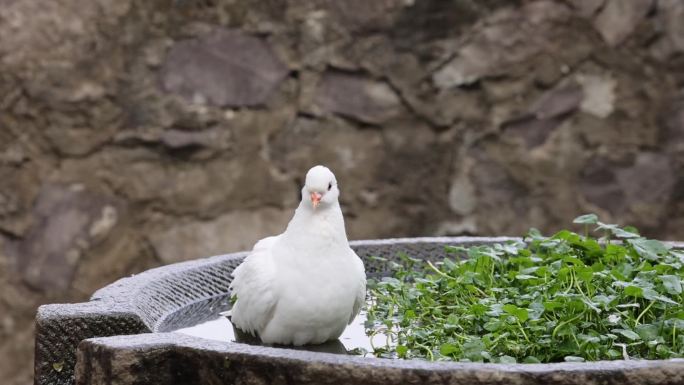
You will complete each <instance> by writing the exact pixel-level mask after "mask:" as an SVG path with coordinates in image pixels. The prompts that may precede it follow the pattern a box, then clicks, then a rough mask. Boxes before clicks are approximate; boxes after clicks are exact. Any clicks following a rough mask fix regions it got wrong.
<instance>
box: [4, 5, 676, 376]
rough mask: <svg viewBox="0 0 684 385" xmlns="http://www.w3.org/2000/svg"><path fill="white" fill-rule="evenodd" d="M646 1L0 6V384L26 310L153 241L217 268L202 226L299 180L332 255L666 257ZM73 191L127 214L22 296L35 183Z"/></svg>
mask: <svg viewBox="0 0 684 385" xmlns="http://www.w3.org/2000/svg"><path fill="white" fill-rule="evenodd" d="M646 3H647V2H646V1H641V0H639V1H636V0H635V1H628V0H625V1H622V0H612V1H607V0H567V1H544V0H535V1H508V0H486V1H442V0H418V1H405V0H382V1H365V2H364V1H362V0H358V1H356V0H354V1H352V2H345V3H341V2H339V1H332V0H330V1H328V0H325V1H323V0H304V1H281V0H275V1H257V0H237V1H227V0H217V1H174V2H173V5H172V6H169V4H166V3H164V4H162V3H160V2H133V1H130V0H120V1H116V2H111V1H110V2H107V1H101V0H97V1H91V2H87V3H86V2H83V1H81V0H57V1H52V2H45V1H40V0H23V1H11V0H10V1H4V2H3V3H2V7H0V181H1V182H0V238H3V239H4V241H3V243H4V244H5V245H4V246H3V247H2V248H3V250H1V251H0V314H2V315H3V316H0V357H4V359H3V360H0V383H3V384H10V385H20V384H22V385H23V384H26V383H29V382H30V381H31V379H30V373H29V372H28V369H27V366H28V363H29V362H30V360H31V358H30V357H31V354H32V351H33V347H32V346H33V344H32V342H31V341H32V338H33V337H32V336H33V329H32V326H31V325H32V322H30V320H31V319H32V318H33V316H34V314H35V307H36V306H38V305H39V304H42V303H45V302H71V301H78V300H83V299H84V298H86V297H87V296H88V295H90V294H91V292H92V291H93V290H94V289H95V288H98V287H101V286H102V285H103V284H104V283H106V282H109V281H112V280H114V279H116V278H118V277H120V276H126V275H130V274H134V273H137V272H139V271H141V270H145V269H148V268H151V267H153V266H156V265H159V264H161V263H164V261H162V258H163V255H162V254H160V253H158V251H157V249H156V248H155V247H154V245H153V244H152V242H150V238H151V236H152V235H160V234H164V233H165V232H167V231H171V229H176V230H177V231H178V233H179V234H181V235H183V234H186V233H187V234H192V237H191V236H190V235H188V238H187V239H188V240H187V244H186V245H183V246H184V247H183V250H186V251H185V252H184V254H185V255H184V256H183V258H186V257H187V255H189V254H190V253H196V252H199V250H202V247H203V245H209V244H214V243H212V242H216V243H215V245H216V248H217V249H218V248H223V247H237V245H238V244H237V243H226V244H222V243H221V242H218V241H216V240H214V241H210V240H209V238H210V236H211V237H214V236H215V237H219V236H220V229H219V230H215V229H214V228H213V227H210V226H212V225H213V226H215V227H221V226H228V227H230V226H233V225H234V224H232V223H230V224H228V222H227V221H222V218H227V217H230V216H231V215H236V216H237V218H238V219H240V218H243V217H244V215H245V214H244V213H246V212H249V211H251V210H255V211H256V212H261V211H262V210H273V211H274V212H282V213H287V212H289V213H291V211H292V210H293V209H294V207H295V206H296V204H297V202H298V200H299V189H300V184H301V182H302V180H301V179H302V175H303V173H304V172H306V170H307V169H308V168H309V167H311V166H312V165H313V164H315V163H323V164H327V165H329V166H330V167H331V168H333V170H334V171H335V173H336V175H337V177H338V179H339V180H340V183H341V186H342V195H341V199H342V206H343V209H344V212H345V219H346V224H347V230H348V234H349V236H350V238H352V239H354V238H377V237H399V236H410V235H431V234H459V233H478V234H522V233H524V232H525V231H527V230H528V228H529V227H530V226H535V227H538V228H540V229H541V230H542V231H543V232H546V233H549V232H552V231H555V230H558V229H559V228H562V227H567V225H568V221H569V219H571V218H572V217H573V216H575V215H577V214H580V213H584V212H588V211H596V212H599V213H600V214H602V219H604V220H605V221H610V222H614V223H629V224H633V225H635V226H637V227H639V228H641V229H642V231H644V233H645V234H647V235H649V236H655V237H660V238H669V239H682V238H684V226H682V225H681V224H682V220H681V218H683V217H684V206H683V205H682V203H681V202H682V199H681V195H682V191H684V190H683V189H682V187H681V186H682V185H683V184H682V181H681V177H679V175H682V174H683V173H684V172H683V167H684V137H683V136H682V132H684V128H682V127H684V126H682V124H680V120H681V119H680V117H681V114H680V113H679V111H681V110H682V109H681V106H680V105H681V100H682V95H681V85H682V84H684V70H683V69H684V66H683V65H682V63H683V62H682V55H681V52H684V50H683V48H682V46H683V45H682V38H681V37H682V31H681V29H682V25H684V24H683V23H681V22H680V20H681V15H682V12H684V11H683V5H682V2H681V1H678V0H659V1H654V2H653V3H652V5H651V6H650V7H646V6H645V5H644V4H646ZM644 12H646V13H644ZM609 16H610V17H609ZM607 24H610V25H607ZM594 25H601V28H602V29H603V28H607V29H605V30H604V32H605V33H604V32H597V29H596V28H595V27H594ZM606 31H607V32H606ZM606 36H608V37H609V38H613V39H617V40H614V41H618V40H620V39H622V40H621V42H619V43H616V44H615V45H613V46H610V47H607V46H608V45H607V43H606V41H605V40H604V38H605V37H606ZM623 36H624V37H623ZM242 48H244V49H242ZM185 59H187V60H185ZM171 70H173V71H171ZM331 74H333V75H341V76H342V77H343V79H342V80H343V81H339V79H338V81H334V82H332V85H330V84H329V85H328V86H327V88H326V89H325V90H324V89H323V88H321V87H322V86H323V85H325V83H324V81H325V80H326V79H328V80H330V77H329V76H330V75H331ZM174 76H176V78H175V79H176V80H173V79H174V78H173V77H174ZM347 76H349V77H351V78H352V79H350V80H349V81H346V79H347V78H346V77H347ZM174 81H178V82H176V83H174ZM165 84H166V85H167V86H168V85H169V84H170V85H172V86H173V87H176V88H173V87H171V88H173V89H172V90H170V91H165V90H168V88H165ZM575 84H577V85H579V88H580V91H581V95H582V97H581V100H580V102H579V106H578V105H577V98H578V89H577V88H573V87H575V86H574V85H575ZM369 90H370V91H369ZM323 91H325V92H323ZM179 95H180V96H179ZM195 96H197V98H195ZM640 154H647V155H646V157H645V158H644V157H643V156H641V155H640ZM654 154H658V155H659V156H662V157H663V158H660V157H658V156H655V155H654ZM640 156H641V157H640ZM663 159H666V160H667V161H664V160H663ZM659 173H662V174H663V175H662V185H659V186H656V182H655V181H653V180H651V179H649V178H647V177H646V176H645V175H644V174H659ZM601 175H605V180H604V179H603V178H604V177H603V176H601ZM620 175H622V176H620ZM668 175H670V176H668ZM620 178H626V179H629V178H634V180H635V186H639V187H634V186H633V187H632V188H634V189H635V190H634V191H632V190H629V188H627V187H623V183H625V182H624V181H621V179H620ZM671 180H674V181H673V182H670V181H671ZM72 184H83V185H84V186H87V187H86V191H87V192H88V194H92V195H94V196H98V197H103V199H104V200H105V201H107V202H109V200H110V199H111V200H115V201H117V202H120V203H121V204H122V207H125V208H126V210H124V211H121V210H118V206H116V205H115V207H116V208H117V213H116V222H117V225H115V226H114V227H113V228H111V230H110V231H109V232H108V233H107V234H108V235H106V236H103V237H102V239H101V240H100V241H97V242H94V241H93V242H92V243H90V242H89V244H90V245H89V247H87V248H80V249H79V250H81V254H80V256H79V258H78V263H77V264H76V265H75V267H74V269H75V270H74V272H73V273H69V271H68V269H65V270H64V271H66V272H64V271H62V270H60V269H55V273H59V274H55V276H61V277H65V276H66V275H68V274H72V275H73V278H72V279H71V280H70V283H69V284H68V285H67V287H66V288H65V289H57V288H55V289H50V290H47V291H43V290H35V289H34V288H33V286H31V285H29V284H28V283H27V282H26V281H25V280H24V276H23V274H21V273H20V272H19V271H18V270H17V263H18V261H19V259H17V255H19V254H17V253H16V246H17V245H18V244H28V242H29V241H28V239H29V237H35V236H36V235H34V234H33V232H34V231H36V230H35V229H37V228H39V227H40V223H41V221H42V220H43V219H45V218H44V217H45V216H39V215H38V214H37V211H36V209H35V204H36V203H37V199H38V196H39V194H40V190H41V188H42V186H46V185H54V186H70V185H72ZM670 185H672V187H668V186H670ZM661 187H662V188H661ZM649 189H652V190H653V193H654V195H655V196H657V197H658V198H657V199H653V200H649V199H651V198H650V197H651V195H653V194H646V196H645V197H643V198H640V199H637V197H636V196H637V195H638V194H639V193H638V191H647V190H649ZM630 191H631V192H630ZM79 196H80V195H77V197H79ZM89 196H90V195H88V197H89ZM88 197H85V198H83V199H82V200H83V201H84V202H85V201H88V200H89V199H90V198H88ZM78 200H79V199H78V198H70V199H67V200H65V202H66V203H65V204H67V203H68V205H69V206H70V207H71V209H67V208H58V207H57V206H53V208H52V209H51V210H52V213H50V214H46V215H47V216H48V218H53V217H54V218H61V217H64V215H65V214H64V212H68V211H69V210H74V211H76V212H80V211H82V210H81V208H82V207H83V206H81V203H80V202H77V201H78ZM60 207H61V206H60ZM86 211H88V210H86ZM88 213H90V211H88ZM101 214H102V211H101V210H99V209H94V210H93V211H92V216H89V217H88V218H91V217H92V218H95V217H98V218H99V217H100V216H101ZM107 215H109V216H110V217H111V212H110V213H109V214H107ZM260 215H261V214H260ZM283 216H284V217H285V214H283ZM248 218H249V220H248V222H249V221H252V222H254V223H253V225H254V228H256V229H257V230H258V231H266V229H264V228H262V227H261V225H260V222H259V220H257V219H254V218H251V217H248ZM255 218H259V216H256V217H255ZM89 221H91V220H90V219H89ZM92 221H94V222H97V220H96V219H92ZM102 223H103V225H102V226H95V229H94V230H93V231H94V234H98V233H99V232H100V231H102V230H98V229H106V228H107V226H104V224H106V223H107V221H106V220H105V221H104V222H102ZM207 224H209V225H207ZM86 227H87V230H83V232H82V233H80V234H85V235H86V236H89V233H90V231H89V229H90V228H89V227H88V226H86ZM84 229H85V227H84ZM181 230H182V231H181ZM191 230H192V231H191ZM200 230H201V231H205V230H206V234H208V235H207V236H206V237H204V236H203V235H202V234H205V232H202V233H201V234H200V233H199V232H200ZM70 231H71V230H70ZM174 231H175V230H174ZM268 231H272V229H268ZM273 231H275V230H273ZM66 233H69V232H65V233H64V234H66ZM69 234H71V233H69ZM72 235H73V234H72ZM183 236H185V235H183ZM51 237H54V235H52V234H51V235H49V236H48V235H45V236H44V238H40V239H41V240H42V239H48V238H51ZM78 237H79V236H76V238H78ZM228 238H230V237H225V238H221V239H226V240H227V239H228ZM245 238H246V237H245ZM31 239H34V238H31ZM231 239H232V238H231ZM226 242H227V241H226ZM231 242H236V241H235V240H234V239H233V240H232V241H231ZM245 243H247V242H245ZM240 246H241V245H240ZM13 250H14V251H13ZM67 251H68V250H67ZM10 254H11V255H12V256H11V257H10ZM167 255H170V254H167ZM63 257H64V258H62V259H65V258H66V254H64V255H63ZM169 258H176V257H169ZM58 259H59V258H58ZM27 260H28V258H27ZM64 281H66V279H64V280H62V279H61V278H60V282H64ZM2 328H5V329H2ZM3 330H4V331H3ZM2 333H4V334H2Z"/></svg>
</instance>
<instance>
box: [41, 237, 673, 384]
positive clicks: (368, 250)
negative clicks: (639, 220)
mask: <svg viewBox="0 0 684 385" xmlns="http://www.w3.org/2000/svg"><path fill="white" fill-rule="evenodd" d="M520 239H521V238H516V237H424V238H394V239H378V240H362V241H353V242H350V246H351V247H352V248H354V249H355V250H357V253H358V254H359V255H360V256H362V258H367V257H368V256H371V255H383V256H394V255H396V253H398V252H402V251H403V252H406V253H408V254H409V255H412V253H415V254H413V255H414V256H416V257H421V258H436V257H439V256H440V255H444V245H447V244H456V245H464V246H469V245H479V244H491V243H501V242H506V241H516V240H520ZM668 244H670V245H672V246H673V247H675V248H678V249H679V248H682V249H684V243H682V242H668ZM247 254H248V252H244V251H243V252H237V253H231V254H225V255H218V256H213V257H208V258H201V259H196V260H190V261H185V262H180V263H175V264H171V265H166V266H161V267H157V268H153V269H150V270H147V271H145V272H142V273H140V274H137V275H133V276H130V277H126V278H122V279H120V280H117V281H115V282H114V283H111V284H109V285H107V286H105V287H103V288H101V289H100V290H97V291H96V292H95V293H94V294H93V295H92V297H91V299H90V301H88V302H83V303H74V304H49V305H43V306H41V307H39V309H38V313H37V316H36V355H35V357H36V359H35V378H36V382H35V383H36V384H40V385H42V384H54V383H59V384H61V383H71V382H70V380H69V378H71V379H73V378H74V377H73V376H74V374H75V373H74V368H75V367H76V364H77V360H76V351H77V349H78V350H79V351H81V350H84V349H89V347H92V348H94V347H101V348H103V349H105V350H107V349H111V350H119V349H123V350H126V349H127V348H130V349H134V350H139V349H144V348H150V349H155V348H157V347H159V346H164V347H165V348H167V349H171V350H181V351H186V352H187V351H196V352H197V353H198V354H213V355H220V356H226V357H227V356H232V357H242V358H244V359H248V358H249V359H251V358H254V357H262V358H268V357H270V358H272V359H276V360H279V362H280V363H286V362H297V363H298V365H301V364H302V363H303V362H310V363H318V364H322V365H328V366H331V367H341V368H342V367H345V368H348V367H350V366H352V367H359V368H360V369H362V368H386V369H387V370H388V371H395V370H400V371H403V370H414V369H415V370H418V371H439V372H444V373H446V372H453V371H457V372H460V371H471V370H485V371H490V372H491V371H501V370H504V371H506V372H510V373H514V372H515V373H523V374H526V375H537V374H539V375H547V374H553V373H560V372H567V371H582V372H584V373H588V374H591V373H594V374H596V375H598V373H621V372H625V371H626V372H634V373H640V374H639V375H640V376H643V375H645V374H644V371H652V370H656V371H659V370H661V369H662V370H663V371H665V372H667V373H672V371H673V370H676V372H677V373H679V372H681V373H684V359H671V360H629V361H623V360H616V361H595V362H582V363H574V362H562V363H549V364H494V363H486V364H482V363H458V362H428V361H424V360H418V359H414V360H391V359H383V358H372V357H368V358H364V357H359V356H352V355H335V354H330V353H322V352H309V351H302V350H293V349H285V348H279V347H269V346H253V345H246V344H240V343H232V342H221V341H211V340H207V339H203V338H200V337H193V336H186V335H181V334H178V333H167V332H161V330H160V329H159V326H160V325H161V323H162V322H164V321H165V320H166V318H167V317H168V316H170V315H173V313H174V312H176V311H178V310H180V309H182V308H184V307H186V306H189V305H190V304H192V303H193V302H197V301H202V300H208V299H211V298H215V297H217V296H219V295H225V294H226V293H227V292H228V285H229V283H230V280H229V279H225V278H226V277H228V275H229V273H230V272H231V271H232V269H234V268H235V267H236V266H237V265H238V264H239V263H240V262H241V261H242V259H243V258H244V257H245V256H246V255H247ZM373 263H375V262H373ZM374 266H375V267H374ZM373 269H375V270H373ZM378 269H380V268H378V267H377V266H376V265H373V264H372V263H371V261H370V260H367V270H368V271H369V273H370V272H373V271H374V272H376V273H377V272H382V271H386V270H378ZM65 331H67V332H66V333H65ZM79 343H80V345H79ZM79 346H80V347H79ZM130 349H129V350H130ZM250 357H251V358H250ZM291 360H294V361H291ZM60 361H61V362H64V363H65V365H64V370H62V371H61V372H54V370H53V369H52V363H54V362H60ZM64 381H66V382H64ZM682 381H683V382H684V374H682Z"/></svg>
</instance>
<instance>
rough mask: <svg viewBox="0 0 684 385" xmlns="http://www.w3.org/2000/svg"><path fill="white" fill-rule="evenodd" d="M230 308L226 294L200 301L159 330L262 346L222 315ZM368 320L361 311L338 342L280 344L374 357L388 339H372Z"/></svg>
mask: <svg viewBox="0 0 684 385" xmlns="http://www.w3.org/2000/svg"><path fill="white" fill-rule="evenodd" d="M229 307H230V305H229V303H228V298H227V297H220V298H214V299H211V300H207V301H202V302H197V303H195V304H193V305H190V306H187V307H185V308H183V309H181V310H179V311H178V312H176V313H174V314H172V315H170V316H169V317H167V318H166V319H165V320H164V322H163V323H162V324H161V325H160V326H159V327H158V330H159V331H162V332H167V331H173V332H176V333H182V334H186V335H190V336H194V337H199V338H205V339H209V340H217V341H228V342H241V343H247V344H252V345H260V341H259V340H258V339H256V338H254V337H252V336H251V335H249V334H246V333H242V332H241V331H240V330H238V329H236V328H235V327H233V324H232V323H231V322H230V320H229V319H228V318H227V317H225V316H222V315H221V314H220V313H222V312H225V311H226V310H228V308H229ZM365 321H366V314H365V312H361V313H360V314H359V315H358V316H357V317H356V318H355V319H354V321H352V323H351V324H350V325H348V326H347V328H346V329H345V331H344V333H342V335H341V336H340V338H339V339H338V340H335V341H329V342H326V343H324V344H321V345H306V346H301V347H293V346H281V347H284V348H288V349H297V350H309V351H315V352H326V353H335V354H356V355H363V356H373V352H374V351H375V348H378V347H386V346H387V343H388V340H387V337H386V336H385V335H384V334H382V333H377V334H375V335H374V336H373V337H372V338H371V337H369V336H367V335H366V330H365V327H364V323H365Z"/></svg>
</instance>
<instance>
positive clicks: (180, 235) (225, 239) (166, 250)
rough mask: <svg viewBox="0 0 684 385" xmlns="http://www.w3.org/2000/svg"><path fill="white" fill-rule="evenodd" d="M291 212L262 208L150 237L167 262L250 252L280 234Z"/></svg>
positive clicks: (196, 223)
mask: <svg viewBox="0 0 684 385" xmlns="http://www.w3.org/2000/svg"><path fill="white" fill-rule="evenodd" d="M291 217H292V212H291V211H290V210H277V209H274V208H259V209H254V210H241V211H233V212H230V213H228V214H225V215H222V216H220V217H218V218H216V219H214V220H211V221H206V222H190V223H187V224H177V225H175V226H174V227H171V228H169V229H164V230H161V231H159V232H150V234H149V235H148V237H149V238H150V242H151V243H152V246H153V247H154V249H155V251H156V253H157V255H159V258H160V259H161V260H162V262H164V263H173V262H180V261H185V260H188V259H195V258H197V257H199V256H205V255H218V254H222V253H226V252H231V251H241V250H250V249H251V248H252V246H254V244H255V243H256V241H258V240H259V239H261V238H264V237H267V236H269V235H273V234H279V233H281V232H282V231H283V230H285V227H286V226H287V223H288V222H289V221H290V218H291Z"/></svg>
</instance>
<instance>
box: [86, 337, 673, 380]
mask: <svg viewBox="0 0 684 385" xmlns="http://www.w3.org/2000/svg"><path fill="white" fill-rule="evenodd" d="M143 337H144V339H143V340H141V339H140V337H137V338H136V336H122V337H112V338H96V339H91V340H87V341H85V342H83V343H82V344H81V345H80V346H79V352H78V357H79V366H78V367H77V371H76V377H77V381H76V383H77V384H78V385H105V384H110V383H113V382H114V383H117V384H121V385H133V384H139V385H151V384H155V383H159V382H163V383H166V384H181V383H182V384H188V385H194V384H209V383H210V384H235V383H250V384H267V383H274V382H275V383H282V384H287V385H295V384H297V385H304V384H338V383H345V384H367V385H386V384H416V385H417V384H457V383H478V384H483V385H503V384H512V385H523V384H525V385H541V384H544V385H578V384H599V383H600V384H606V385H614V384H625V385H636V384H640V385H641V384H644V385H660V384H676V383H678V382H681V381H683V380H684V376H683V375H682V367H684V362H682V361H681V360H668V361H660V362H648V361H623V362H620V361H603V362H599V363H569V362H566V363H557V364H550V365H543V364H514V365H497V364H479V363H443V362H437V363H434V362H426V361H417V362H416V361H415V360H391V361H384V362H379V360H382V359H377V358H362V357H345V356H341V355H334V354H316V353H313V352H305V351H292V352H288V351H287V350H286V349H273V348H268V347H254V346H249V345H245V344H228V343H219V342H214V343H207V342H204V343H199V342H198V340H191V339H190V338H187V337H185V336H176V335H173V334H170V333H169V334H156V335H144V336H143Z"/></svg>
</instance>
